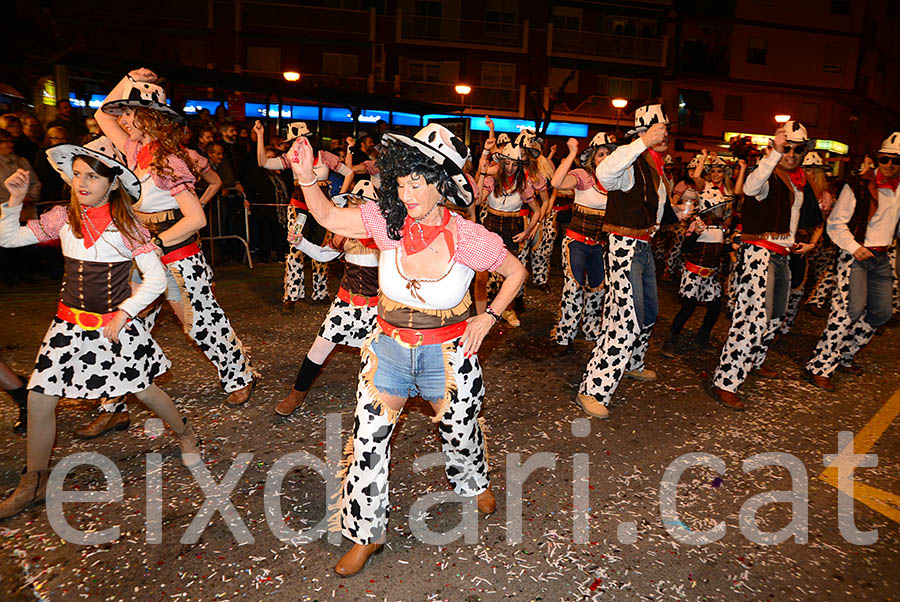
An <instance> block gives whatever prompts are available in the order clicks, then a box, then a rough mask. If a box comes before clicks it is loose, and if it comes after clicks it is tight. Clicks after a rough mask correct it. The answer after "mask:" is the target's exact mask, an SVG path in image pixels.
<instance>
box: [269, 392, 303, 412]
mask: <svg viewBox="0 0 900 602" xmlns="http://www.w3.org/2000/svg"><path fill="white" fill-rule="evenodd" d="M307 393H309V391H298V390H297V389H294V388H292V389H291V392H290V393H288V396H287V397H285V398H284V399H282V400H281V401H279V402H278V404H277V405H276V406H275V413H276V414H278V415H279V416H290V415H291V414H293V413H294V410H296V409H297V408H298V407H300V404H301V403H303V400H304V399H306V394H307Z"/></svg>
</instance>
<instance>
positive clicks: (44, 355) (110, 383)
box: [28, 318, 172, 399]
mask: <svg viewBox="0 0 900 602" xmlns="http://www.w3.org/2000/svg"><path fill="white" fill-rule="evenodd" d="M171 366H172V364H171V362H170V361H169V358H167V357H166V356H165V354H164V353H163V351H162V349H160V347H159V345H157V344H156V341H154V340H153V337H151V336H150V332H149V331H148V330H147V328H146V326H145V325H144V322H143V320H141V319H140V318H135V319H133V320H131V321H130V322H128V323H127V324H126V325H125V326H124V327H123V328H122V330H120V331H119V342H118V343H113V342H112V341H110V340H109V339H107V338H106V337H105V336H103V329H102V328H100V329H97V330H84V329H83V328H81V327H80V326H78V325H76V324H72V323H71V322H66V321H65V320H61V319H59V318H54V319H53V324H51V325H50V329H49V330H48V331H47V334H46V335H45V336H44V342H43V343H41V348H40V351H38V356H37V362H36V363H35V366H34V372H32V373H31V379H30V380H29V381H28V389H29V390H30V391H34V392H36V393H43V394H44V395H54V396H57V397H68V398H70V399H98V398H100V397H118V396H120V395H125V394H127V393H138V392H140V391H143V390H145V389H147V388H148V387H150V385H152V384H153V379H155V378H156V377H157V376H159V375H160V374H163V373H164V372H166V371H167V370H168V369H169V368H170V367H171Z"/></svg>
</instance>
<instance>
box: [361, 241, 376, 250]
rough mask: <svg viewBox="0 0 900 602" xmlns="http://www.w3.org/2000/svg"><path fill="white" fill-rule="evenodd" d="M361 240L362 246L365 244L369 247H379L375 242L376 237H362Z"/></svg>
mask: <svg viewBox="0 0 900 602" xmlns="http://www.w3.org/2000/svg"><path fill="white" fill-rule="evenodd" d="M359 242H360V244H361V245H362V246H364V247H365V248H367V249H377V248H378V245H377V244H375V239H374V238H360V239H359Z"/></svg>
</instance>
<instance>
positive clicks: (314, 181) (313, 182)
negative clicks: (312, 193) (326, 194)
mask: <svg viewBox="0 0 900 602" xmlns="http://www.w3.org/2000/svg"><path fill="white" fill-rule="evenodd" d="M316 182H318V180H317V179H316V178H315V177H313V180H312V182H301V181H300V180H297V184H299V185H300V186H303V187H305V188H309V187H310V186H315V185H316Z"/></svg>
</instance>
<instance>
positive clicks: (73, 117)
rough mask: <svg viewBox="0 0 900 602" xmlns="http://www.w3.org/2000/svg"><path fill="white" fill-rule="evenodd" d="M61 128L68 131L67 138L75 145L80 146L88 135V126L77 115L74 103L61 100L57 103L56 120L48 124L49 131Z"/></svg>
mask: <svg viewBox="0 0 900 602" xmlns="http://www.w3.org/2000/svg"><path fill="white" fill-rule="evenodd" d="M55 126H60V127H62V128H65V130H66V138H67V139H68V140H70V141H71V142H72V143H73V144H79V143H80V141H81V140H83V139H84V136H85V135H86V134H87V126H85V124H84V120H83V119H82V118H81V116H80V115H78V114H76V113H75V109H73V108H72V103H70V102H69V101H68V100H60V101H58V102H57V103H56V119H54V120H53V121H51V122H50V123H48V124H47V129H50V128H52V127H55Z"/></svg>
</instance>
